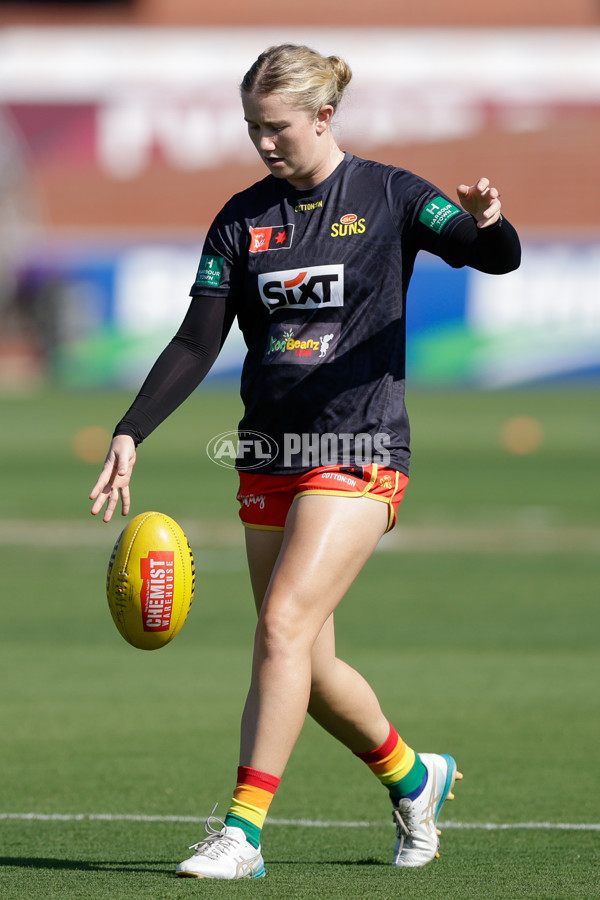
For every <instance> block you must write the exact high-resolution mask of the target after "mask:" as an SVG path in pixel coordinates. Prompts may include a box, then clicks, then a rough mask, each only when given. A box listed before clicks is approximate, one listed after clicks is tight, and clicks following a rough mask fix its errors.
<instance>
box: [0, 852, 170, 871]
mask: <svg viewBox="0 0 600 900" xmlns="http://www.w3.org/2000/svg"><path fill="white" fill-rule="evenodd" d="M4 866H6V867H12V868H18V869H65V870H70V871H73V872H148V873H150V874H155V875H164V874H169V875H170V874H172V873H173V871H174V869H175V866H174V865H173V863H172V862H170V861H166V860H160V861H158V862H157V863H155V864H154V865H153V864H152V863H149V862H148V861H147V860H132V861H131V862H122V861H119V862H116V861H111V860H98V861H92V860H85V859H54V858H53V857H35V856H29V857H28V856H0V867H4ZM162 866H169V868H168V869H167V868H161V867H162Z"/></svg>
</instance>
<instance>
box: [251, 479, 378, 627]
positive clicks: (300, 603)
mask: <svg viewBox="0 0 600 900" xmlns="http://www.w3.org/2000/svg"><path fill="white" fill-rule="evenodd" d="M387 524H388V513H387V507H386V505H385V504H383V503H378V502H377V501H374V500H373V499H371V498H368V497H344V496H343V495H340V496H324V495H306V496H302V497H298V498H296V500H295V501H294V502H293V504H292V506H291V508H290V512H289V514H288V517H287V520H286V525H285V531H284V533H283V538H281V537H280V534H281V533H277V532H268V531H265V532H264V531H259V530H253V529H248V532H249V533H248V534H247V548H248V561H249V565H250V573H251V579H252V584H253V589H254V591H255V596H256V600H257V606H260V605H261V604H260V597H261V595H262V596H264V597H265V599H266V604H264V603H263V608H262V611H261V615H262V617H263V618H264V617H265V616H268V618H269V619H270V621H271V623H272V624H274V626H275V627H276V628H277V627H280V628H282V629H284V631H286V632H287V633H290V631H292V630H293V629H299V630H301V632H302V633H303V635H304V636H305V637H306V638H307V640H310V641H314V640H315V639H316V637H317V635H318V634H319V631H320V629H321V628H322V626H323V625H324V623H325V622H326V621H327V619H328V618H329V616H330V615H331V613H332V612H333V610H334V609H335V607H336V606H337V604H338V603H339V601H340V600H341V599H342V597H343V596H344V594H345V593H346V591H347V590H348V588H349V587H350V585H351V584H352V582H353V581H354V579H355V578H356V576H357V575H358V573H359V572H360V570H361V569H362V567H363V565H364V564H365V562H366V561H367V559H368V558H369V556H370V555H371V553H372V552H373V550H374V549H375V546H376V545H377V542H378V541H379V539H380V538H381V536H382V535H383V534H384V532H385V530H386V527H387Z"/></svg>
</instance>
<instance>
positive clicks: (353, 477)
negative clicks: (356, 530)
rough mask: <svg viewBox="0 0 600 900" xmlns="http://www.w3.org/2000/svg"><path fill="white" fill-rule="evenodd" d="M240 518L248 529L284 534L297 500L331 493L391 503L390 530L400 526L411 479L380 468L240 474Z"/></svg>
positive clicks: (389, 505) (321, 468) (351, 467)
mask: <svg viewBox="0 0 600 900" xmlns="http://www.w3.org/2000/svg"><path fill="white" fill-rule="evenodd" d="M239 475H240V489H239V491H238V495H237V499H238V500H239V503H240V519H241V520H242V522H243V523H244V525H245V526H246V528H258V529H262V530H265V531H283V529H284V528H285V520H286V518H287V514H288V512H289V510H290V507H291V505H292V503H293V502H294V500H295V499H296V498H297V497H305V496H306V495H308V494H325V495H327V494H329V495H332V496H344V497H370V498H371V499H372V500H378V501H379V502H383V503H387V505H388V510H389V517H388V527H387V529H386V530H387V531H390V529H392V528H393V527H394V525H395V524H396V518H397V514H398V507H399V505H400V503H401V501H402V498H403V496H404V491H405V490H406V486H407V484H408V476H406V475H404V474H403V473H402V472H398V471H397V470H396V469H388V468H387V467H386V466H378V465H377V464H376V463H373V464H372V465H368V466H319V467H318V468H316V469H311V471H310V472H302V473H301V474H295V475H260V474H257V473H254V472H240V473H239Z"/></svg>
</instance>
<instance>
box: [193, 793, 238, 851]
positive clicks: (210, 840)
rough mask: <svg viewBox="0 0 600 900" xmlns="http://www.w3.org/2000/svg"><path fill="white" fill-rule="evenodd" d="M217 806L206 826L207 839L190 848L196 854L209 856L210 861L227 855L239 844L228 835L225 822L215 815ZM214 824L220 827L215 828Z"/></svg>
mask: <svg viewBox="0 0 600 900" xmlns="http://www.w3.org/2000/svg"><path fill="white" fill-rule="evenodd" d="M217 806H218V804H215V806H214V808H213V811H212V813H211V814H210V816H209V817H208V819H207V820H206V822H205V824H204V828H205V830H206V833H207V837H205V838H203V839H202V840H201V841H198V843H197V844H192V846H191V847H190V850H195V851H196V853H198V854H201V855H202V856H207V857H208V858H209V859H217V858H218V857H219V856H223V854H225V853H227V852H228V851H229V850H230V849H231V847H233V846H235V845H236V844H237V843H238V841H237V840H236V838H234V837H231V836H230V835H228V834H227V833H226V831H225V828H226V825H225V822H224V821H223V820H222V819H219V817H218V816H215V815H214V812H215V809H216V808H217ZM213 822H216V823H218V825H219V826H220V827H219V828H215V827H214V826H213V824H212V823H213Z"/></svg>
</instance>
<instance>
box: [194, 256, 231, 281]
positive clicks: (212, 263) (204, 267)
mask: <svg viewBox="0 0 600 900" xmlns="http://www.w3.org/2000/svg"><path fill="white" fill-rule="evenodd" d="M224 262H225V260H224V258H223V257H222V256H210V255H209V254H203V255H202V257H201V259H200V265H199V266H198V274H197V275H196V281H195V284H196V285H197V286H198V287H219V285H220V284H221V278H222V277H223V264H224Z"/></svg>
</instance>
